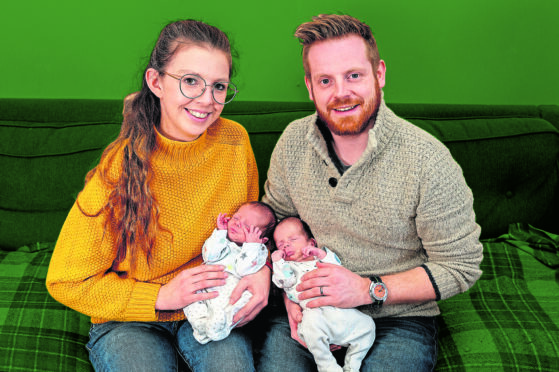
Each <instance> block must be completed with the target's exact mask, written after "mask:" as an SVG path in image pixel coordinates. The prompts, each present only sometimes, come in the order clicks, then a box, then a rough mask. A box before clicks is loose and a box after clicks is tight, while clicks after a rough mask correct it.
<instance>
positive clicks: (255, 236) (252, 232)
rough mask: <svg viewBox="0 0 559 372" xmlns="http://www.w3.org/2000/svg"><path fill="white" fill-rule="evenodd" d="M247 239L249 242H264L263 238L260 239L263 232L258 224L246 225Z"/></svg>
mask: <svg viewBox="0 0 559 372" xmlns="http://www.w3.org/2000/svg"><path fill="white" fill-rule="evenodd" d="M244 229H245V241H246V242H247V243H262V242H263V240H262V239H260V235H261V234H262V232H261V231H260V229H259V228H258V227H256V226H250V227H245V228H244Z"/></svg>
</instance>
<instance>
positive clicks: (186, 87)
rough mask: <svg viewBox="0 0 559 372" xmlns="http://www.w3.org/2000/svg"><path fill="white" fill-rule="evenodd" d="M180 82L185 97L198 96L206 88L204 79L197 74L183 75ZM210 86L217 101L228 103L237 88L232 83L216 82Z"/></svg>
mask: <svg viewBox="0 0 559 372" xmlns="http://www.w3.org/2000/svg"><path fill="white" fill-rule="evenodd" d="M180 84H181V85H180V89H181V92H182V94H184V95H185V96H186V97H187V98H197V97H200V96H201V95H202V94H204V91H205V90H206V81H205V80H204V79H202V78H201V77H200V76H198V75H190V74H188V75H184V76H183V77H182V78H181V80H180ZM211 87H212V95H213V98H214V100H215V101H216V102H217V103H221V104H226V103H229V102H231V101H232V100H233V98H234V97H235V95H236V94H237V89H236V87H235V85H234V84H233V83H228V82H216V83H213V84H212V85H211Z"/></svg>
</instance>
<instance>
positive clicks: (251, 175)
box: [247, 134, 260, 201]
mask: <svg viewBox="0 0 559 372" xmlns="http://www.w3.org/2000/svg"><path fill="white" fill-rule="evenodd" d="M247 170H248V174H247V176H248V183H247V184H248V201H256V200H258V196H259V191H260V190H259V185H258V168H257V167H256V160H255V158H254V152H253V151H252V146H251V145H250V140H249V139H248V134H247Z"/></svg>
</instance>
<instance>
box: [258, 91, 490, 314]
mask: <svg viewBox="0 0 559 372" xmlns="http://www.w3.org/2000/svg"><path fill="white" fill-rule="evenodd" d="M263 201H265V202H267V203H269V204H270V205H271V206H272V208H274V210H275V211H276V213H277V214H278V216H279V217H280V218H281V217H285V216H290V215H298V216H300V217H301V218H302V219H303V220H304V221H306V222H307V223H308V224H309V226H310V228H311V230H312V232H313V234H314V235H315V238H316V240H317V242H318V244H319V246H326V247H328V248H330V249H331V250H332V251H334V252H335V253H336V254H337V255H338V256H339V257H340V259H341V261H342V264H343V265H344V266H345V267H346V268H348V269H349V270H351V271H353V272H355V273H357V274H359V275H361V276H370V275H373V274H375V275H386V274H394V273H399V272H403V271H406V270H410V269H412V268H415V267H419V266H421V267H423V268H424V269H425V271H426V272H427V274H428V275H429V278H430V279H431V282H432V284H433V287H434V289H435V292H436V294H437V300H439V299H446V298H448V297H451V296H453V295H455V294H457V293H460V292H464V291H466V290H467V289H468V288H470V287H471V286H472V285H473V284H474V283H475V281H476V280H477V279H478V278H479V276H480V275H481V270H480V269H479V263H480V262H481V260H482V245H481V243H480V242H479V235H480V232H481V229H480V227H479V225H477V224H476V222H475V214H474V211H473V197H472V193H471V190H470V189H469V188H468V186H467V185H466V182H465V180H464V176H463V175H462V170H461V168H460V166H459V165H458V164H457V163H456V162H455V161H454V159H453V158H452V156H451V154H450V152H449V151H448V149H447V148H446V147H445V146H444V145H443V144H442V143H441V142H440V141H438V140H437V139H436V138H434V137H433V136H431V135H430V134H428V133H427V132H425V131H423V130H422V129H420V128H418V127H416V126H414V125H413V124H411V123H409V122H407V121H405V120H403V119H401V118H399V117H398V116H396V115H395V114H394V113H393V112H392V111H391V110H390V109H389V108H388V107H387V106H386V105H385V102H384V100H383V101H382V103H381V105H380V108H379V111H378V114H377V118H376V122H375V125H374V127H373V128H372V129H371V130H370V131H369V140H368V145H367V148H366V149H365V151H364V153H363V154H362V156H361V158H360V159H359V160H358V161H357V162H356V163H355V164H353V165H352V166H351V167H350V168H349V169H348V170H347V171H345V172H344V173H343V175H341V174H340V171H339V170H338V168H337V167H336V166H335V164H334V162H333V161H332V159H331V157H330V156H329V154H328V149H327V145H326V142H325V139H324V137H323V136H322V134H321V132H320V130H319V128H318V127H317V115H316V113H314V114H313V115H310V116H307V117H305V118H302V119H299V120H295V121H294V122H292V123H290V124H289V126H288V127H287V128H286V129H285V131H284V133H283V134H282V136H281V137H280V139H279V141H278V143H277V145H276V147H275V149H274V152H273V154H272V158H271V162H270V168H269V170H268V179H267V181H266V184H265V195H264V197H263ZM361 310H363V311H365V312H367V313H370V314H371V315H372V316H373V317H384V316H434V315H437V314H439V308H438V306H437V303H436V301H429V302H425V303H420V304H397V305H385V306H383V308H382V309H381V311H380V312H378V313H373V312H372V309H371V308H370V307H369V306H363V307H362V308H361Z"/></svg>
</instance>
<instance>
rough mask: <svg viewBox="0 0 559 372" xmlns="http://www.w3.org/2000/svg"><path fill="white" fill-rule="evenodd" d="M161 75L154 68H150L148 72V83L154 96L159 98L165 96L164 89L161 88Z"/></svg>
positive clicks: (146, 77)
mask: <svg viewBox="0 0 559 372" xmlns="http://www.w3.org/2000/svg"><path fill="white" fill-rule="evenodd" d="M161 77H162V76H161V75H160V74H159V72H158V71H157V70H156V69H154V68H148V70H147V71H146V76H145V79H146V83H147V84H148V87H149V89H150V90H151V92H152V93H153V94H155V95H156V96H157V97H158V98H161V97H162V96H163V87H162V86H161Z"/></svg>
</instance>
